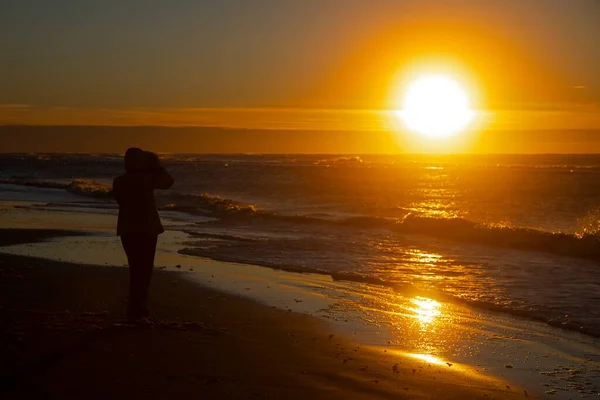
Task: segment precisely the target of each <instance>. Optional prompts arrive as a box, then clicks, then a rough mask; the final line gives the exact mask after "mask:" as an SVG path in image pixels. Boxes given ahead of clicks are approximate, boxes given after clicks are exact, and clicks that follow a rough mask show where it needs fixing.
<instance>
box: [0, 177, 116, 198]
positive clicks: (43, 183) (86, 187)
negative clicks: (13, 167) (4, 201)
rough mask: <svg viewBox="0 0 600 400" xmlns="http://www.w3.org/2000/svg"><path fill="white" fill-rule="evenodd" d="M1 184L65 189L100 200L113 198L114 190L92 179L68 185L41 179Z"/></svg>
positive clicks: (14, 180) (75, 180) (78, 180)
mask: <svg viewBox="0 0 600 400" xmlns="http://www.w3.org/2000/svg"><path fill="white" fill-rule="evenodd" d="M0 183H4V184H10V185H19V186H30V187H38V188H42V189H64V190H66V191H68V192H70V193H73V194H75V195H78V196H86V197H94V198H99V199H110V198H112V188H110V187H108V186H106V185H103V184H101V183H98V182H95V181H93V180H91V179H84V178H76V179H73V180H72V181H70V182H68V183H65V182H57V181H48V180H40V179H31V178H15V177H13V178H9V179H0Z"/></svg>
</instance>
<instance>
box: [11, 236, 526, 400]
mask: <svg viewBox="0 0 600 400" xmlns="http://www.w3.org/2000/svg"><path fill="white" fill-rule="evenodd" d="M18 234H19V238H20V239H19V242H20V243H23V242H26V241H36V240H39V239H41V238H47V237H49V235H51V234H49V233H48V232H44V233H43V236H40V232H38V231H35V230H30V231H28V232H24V231H20V232H19V233H18ZM15 237H16V236H15V235H14V232H11V231H10V230H2V232H1V235H0V238H2V241H6V242H5V243H9V241H10V240H11V239H10V238H15ZM5 243H0V245H5ZM11 243H14V239H13V242H11ZM0 269H1V270H2V272H1V274H0V321H1V324H0V327H1V328H0V334H1V335H2V341H1V344H0V352H1V357H0V376H1V378H0V379H1V382H0V396H1V397H2V398H75V397H84V396H85V397H87V398H173V397H176V396H180V397H182V398H189V397H192V396H194V397H200V398H210V399H219V398H242V399H245V398H273V399H275V398H285V399H305V398H308V397H310V398H314V399H336V398H339V399H342V398H343V399H363V398H364V399H366V398H369V399H371V398H394V399H398V398H406V399H420V398H431V399H442V398H443V399H492V398H526V396H528V397H529V398H532V397H534V396H533V393H524V391H523V390H522V389H517V388H511V387H510V385H509V384H507V382H504V381H502V380H500V379H495V378H492V377H486V376H485V375H481V374H475V373H473V372H472V371H471V372H469V371H465V370H461V369H458V368H455V366H453V365H445V364H444V365H440V364H434V363H431V362H429V361H428V360H417V359H414V358H411V357H407V356H404V355H402V354H398V353H396V352H391V351H387V350H385V349H381V348H368V347H364V346H360V345H359V344H357V343H354V342H353V341H351V340H350V339H348V338H344V337H341V336H340V335H338V334H335V335H334V334H333V333H332V331H331V329H330V328H329V327H328V325H327V324H325V323H324V322H323V321H320V320H318V319H316V318H313V317H310V316H307V315H303V314H299V313H293V312H289V311H284V310H281V309H276V308H272V307H269V306H266V305H263V304H259V303H257V302H254V301H252V300H249V299H247V298H242V297H238V296H234V295H230V294H224V293H222V292H219V291H215V290H211V289H207V288H205V287H200V286H197V285H194V284H193V283H191V282H188V281H187V280H184V279H182V274H181V273H178V272H173V271H157V272H156V274H155V276H154V280H153V283H152V300H151V309H152V313H153V317H154V322H153V323H150V324H147V325H139V326H135V325H129V324H126V323H123V321H121V316H122V313H123V309H124V299H125V295H126V292H125V291H126V285H127V270H126V269H124V268H111V267H95V266H82V265H77V264H69V263H63V262H57V261H49V260H42V259H36V258H29V257H22V256H14V255H0ZM332 335H333V336H332Z"/></svg>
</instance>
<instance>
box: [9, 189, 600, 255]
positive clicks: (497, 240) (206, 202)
mask: <svg viewBox="0 0 600 400" xmlns="http://www.w3.org/2000/svg"><path fill="white" fill-rule="evenodd" d="M0 183H7V184H15V185H23V186H34V187H40V188H51V189H64V190H66V191H68V192H70V193H73V194H75V195H79V196H86V197H92V198H96V199H105V200H108V199H111V198H112V189H111V188H110V187H108V186H106V185H102V184H100V183H98V182H95V181H93V180H89V179H74V180H72V181H71V182H69V183H61V182H54V181H44V180H35V179H23V178H10V179H4V180H0ZM157 202H158V204H159V208H160V209H161V210H172V211H180V212H184V213H188V214H193V215H200V216H207V217H215V218H218V219H220V220H226V221H229V222H235V221H244V220H248V219H252V220H260V221H261V222H264V223H286V224H300V225H322V226H329V227H334V228H342V229H386V230H390V231H393V232H396V233H400V234H419V235H427V236H432V237H438V238H443V239H447V240H452V241H458V242H464V243H472V244H480V245H487V246H494V247H501V248H509V249H515V250H524V251H537V252H545V253H551V254H556V255H561V256H568V257H578V258H587V259H593V260H600V240H599V236H598V235H597V233H598V229H596V228H597V226H596V225H598V223H597V220H596V219H594V220H593V221H592V222H590V221H586V226H585V227H584V229H582V231H581V232H580V233H578V234H571V233H563V232H548V231H542V230H536V229H531V228H519V227H512V226H502V225H492V224H482V223H478V222H474V221H470V220H467V219H464V218H445V219H444V218H431V217H423V216H419V215H415V214H409V215H407V216H406V217H404V218H402V219H396V218H383V217H376V216H357V217H349V218H344V219H336V218H329V216H327V215H323V216H315V215H311V216H306V215H283V214H278V213H275V212H272V211H267V210H261V209H259V208H257V206H255V205H254V204H248V203H243V202H239V201H235V200H232V199H226V198H221V197H219V196H211V195H208V194H201V195H194V194H185V193H169V194H165V195H163V194H162V193H158V195H157Z"/></svg>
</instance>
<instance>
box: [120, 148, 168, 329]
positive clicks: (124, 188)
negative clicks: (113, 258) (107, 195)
mask: <svg viewBox="0 0 600 400" xmlns="http://www.w3.org/2000/svg"><path fill="white" fill-rule="evenodd" d="M173 183H174V181H173V177H171V175H170V174H169V173H168V172H167V171H166V170H165V169H164V167H163V166H162V165H161V163H160V160H159V159H158V156H157V155H156V154H154V153H151V152H148V151H143V150H141V149H138V148H130V149H127V152H126V153H125V174H124V175H121V176H119V177H117V178H115V179H114V181H113V192H114V195H115V198H116V200H117V203H119V221H118V223H117V235H118V236H120V237H121V243H122V244H123V249H124V250H125V253H126V254H127V260H128V262H129V300H128V306H127V318H129V319H132V320H139V319H143V318H147V317H148V316H149V311H148V304H147V303H148V290H149V287H150V279H151V277H152V269H153V268H154V255H155V252H156V241H157V238H158V235H159V234H161V233H163V232H164V231H165V229H164V228H163V226H162V224H161V222H160V217H159V215H158V211H157V210H156V202H155V200H154V189H168V188H170V187H171V186H173Z"/></svg>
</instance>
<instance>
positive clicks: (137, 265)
mask: <svg viewBox="0 0 600 400" xmlns="http://www.w3.org/2000/svg"><path fill="white" fill-rule="evenodd" d="M121 243H122V244H123V249H124V250H125V254H127V261H128V262H129V298H128V301H127V318H129V319H140V318H142V317H144V316H145V315H144V301H143V300H144V290H143V288H144V241H143V239H142V238H141V237H140V236H138V235H135V236H134V235H128V236H121Z"/></svg>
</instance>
